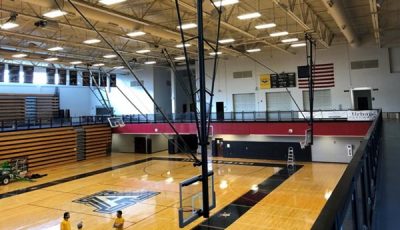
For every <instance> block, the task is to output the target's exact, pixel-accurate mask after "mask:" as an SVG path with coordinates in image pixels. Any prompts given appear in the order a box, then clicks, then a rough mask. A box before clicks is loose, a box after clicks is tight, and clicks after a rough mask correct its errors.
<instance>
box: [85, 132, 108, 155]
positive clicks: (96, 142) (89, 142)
mask: <svg viewBox="0 0 400 230" xmlns="http://www.w3.org/2000/svg"><path fill="white" fill-rule="evenodd" d="M83 129H84V131H85V154H86V159H93V158H97V157H104V156H107V155H109V154H110V151H111V150H110V148H111V128H110V126H108V125H89V126H83Z"/></svg>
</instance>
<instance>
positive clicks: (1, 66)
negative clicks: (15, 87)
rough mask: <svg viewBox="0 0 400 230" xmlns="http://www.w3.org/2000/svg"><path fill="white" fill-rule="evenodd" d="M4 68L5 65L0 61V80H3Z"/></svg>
mask: <svg viewBox="0 0 400 230" xmlns="http://www.w3.org/2000/svg"><path fill="white" fill-rule="evenodd" d="M4 69H5V65H4V64H3V63H0V82H4Z"/></svg>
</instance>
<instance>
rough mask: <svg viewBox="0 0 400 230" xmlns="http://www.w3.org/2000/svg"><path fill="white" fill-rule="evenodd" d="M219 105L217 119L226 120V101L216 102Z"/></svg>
mask: <svg viewBox="0 0 400 230" xmlns="http://www.w3.org/2000/svg"><path fill="white" fill-rule="evenodd" d="M216 107H217V120H219V121H222V120H224V102H223V101H218V102H217V103H216Z"/></svg>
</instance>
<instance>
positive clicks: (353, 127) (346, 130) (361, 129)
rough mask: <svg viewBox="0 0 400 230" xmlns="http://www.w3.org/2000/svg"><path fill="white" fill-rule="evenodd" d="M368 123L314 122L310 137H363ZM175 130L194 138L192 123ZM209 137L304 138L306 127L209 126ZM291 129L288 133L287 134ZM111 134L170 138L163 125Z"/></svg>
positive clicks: (299, 124) (134, 127) (139, 126)
mask: <svg viewBox="0 0 400 230" xmlns="http://www.w3.org/2000/svg"><path fill="white" fill-rule="evenodd" d="M370 125H371V122H353V121H351V122H348V121H332V122H326V121H324V122H316V123H314V135H317V136H357V137H362V136H364V135H366V133H367V131H368V128H369V126H370ZM174 126H175V128H176V129H177V130H178V132H179V133H181V134H196V133H197V132H196V125H195V124H194V123H174ZM211 126H212V128H211V129H212V131H211V132H212V133H213V135H217V134H233V135H250V134H259V135H270V136H304V135H305V130H306V129H307V123H304V122H274V123H261V122H243V123H233V122H232V123H229V122H224V123H212V124H211ZM289 129H292V131H293V132H292V133H289ZM113 133H121V134H122V133H126V134H128V133H129V134H157V133H164V134H174V133H173V132H172V129H171V127H169V125H168V124H166V123H156V124H126V125H125V127H122V128H115V129H113Z"/></svg>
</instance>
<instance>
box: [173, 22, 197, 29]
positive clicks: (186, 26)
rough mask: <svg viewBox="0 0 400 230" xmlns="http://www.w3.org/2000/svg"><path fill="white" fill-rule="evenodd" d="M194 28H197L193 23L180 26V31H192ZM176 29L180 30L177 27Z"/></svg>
mask: <svg viewBox="0 0 400 230" xmlns="http://www.w3.org/2000/svg"><path fill="white" fill-rule="evenodd" d="M196 27H197V24H195V23H186V24H182V30H188V29H193V28H196ZM176 28H177V29H180V26H177V27H176Z"/></svg>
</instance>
